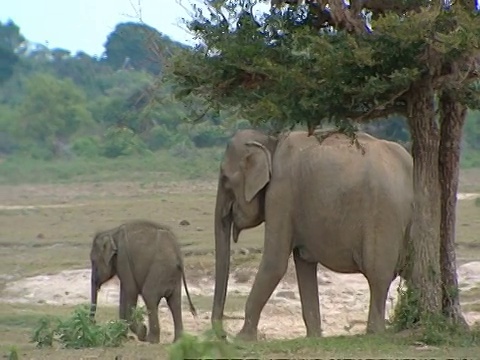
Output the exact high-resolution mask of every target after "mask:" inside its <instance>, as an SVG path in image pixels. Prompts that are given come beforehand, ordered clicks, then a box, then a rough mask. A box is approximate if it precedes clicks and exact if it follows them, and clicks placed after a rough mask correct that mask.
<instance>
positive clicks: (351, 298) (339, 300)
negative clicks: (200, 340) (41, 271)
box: [0, 261, 480, 342]
mask: <svg viewBox="0 0 480 360" xmlns="http://www.w3.org/2000/svg"><path fill="white" fill-rule="evenodd" d="M238 271H246V269H243V270H241V269H237V272H238ZM289 272H290V271H289ZM318 275H319V277H318V278H319V281H318V282H319V292H320V302H321V312H322V321H323V324H322V327H323V331H324V335H326V336H329V335H344V334H356V333H361V332H364V331H365V326H366V320H367V313H368V300H369V291H368V285H367V282H366V280H365V278H364V277H363V276H362V275H346V274H337V273H334V272H332V271H329V270H327V269H325V268H323V267H321V268H320V269H319V273H318ZM458 275H459V282H460V286H461V288H462V290H463V291H468V290H469V289H473V288H476V287H480V262H479V261H475V262H469V263H466V264H463V265H462V266H460V267H459V268H458ZM187 278H188V274H187ZM235 278H236V276H235V274H233V276H232V277H231V279H230V283H229V297H243V298H244V297H245V296H247V295H248V292H249V291H250V288H251V283H252V280H253V276H250V279H249V280H248V281H242V282H241V283H239V282H237V281H236V280H235ZM289 279H290V281H288V280H289ZM291 280H292V277H291V276H286V277H285V279H284V280H283V281H282V282H281V283H280V284H279V286H278V287H277V289H276V290H275V292H274V294H273V295H272V297H271V298H270V301H269V302H268V304H267V306H266V307H265V310H264V312H263V314H262V318H261V321H260V325H259V330H260V334H261V336H262V334H266V336H267V338H268V339H282V338H294V337H300V336H304V334H305V329H304V324H303V320H302V315H301V308H300V299H299V295H298V288H297V285H296V283H295V282H293V281H291ZM89 282H90V270H89V269H85V270H68V271H62V272H60V273H58V274H55V275H41V276H34V277H29V278H25V279H22V280H19V281H14V282H10V283H7V285H6V287H5V289H4V290H3V292H2V293H3V294H2V298H1V299H0V301H2V302H8V303H24V304H49V305H57V306H64V305H76V304H81V303H88V302H89V291H90V290H89V289H90V283H89ZM398 285H399V279H396V280H395V281H394V283H393V284H392V286H391V287H390V293H389V300H388V302H387V314H391V311H392V309H393V305H394V304H395V301H396V298H397V287H398ZM189 289H190V293H191V294H192V295H196V296H202V297H208V298H209V299H210V300H209V306H210V303H211V297H212V295H213V279H212V278H208V277H204V278H200V279H198V280H197V281H195V282H193V281H190V282H189ZM118 296H119V288H118V280H117V279H113V280H112V281H110V282H109V283H107V284H105V285H104V287H103V288H102V290H101V291H100V293H99V298H98V303H99V306H117V305H118ZM184 299H185V298H184ZM185 300H186V299H185ZM185 300H184V301H185ZM227 301H228V300H227ZM139 304H140V305H143V302H142V301H141V300H140V302H139ZM465 304H466V303H465V302H464V303H463V305H465ZM470 304H471V303H470ZM184 309H185V310H184V321H185V328H186V330H187V331H189V332H195V333H199V332H201V331H203V330H206V329H208V328H209V327H210V322H209V318H210V312H209V310H207V309H197V310H199V317H198V319H197V320H195V319H194V318H193V317H192V316H191V315H190V314H189V313H188V310H187V307H186V306H185V308H184ZM159 314H160V319H161V324H162V342H169V341H171V338H172V331H173V324H172V320H171V316H170V313H169V312H168V309H167V307H166V305H165V303H164V301H162V303H161V306H160V310H159ZM227 315H229V316H234V317H240V316H243V311H237V312H235V313H229V314H227ZM387 316H388V315H387ZM465 316H466V318H467V321H468V322H469V323H470V324H472V323H474V322H475V321H476V320H477V319H480V313H476V312H467V313H466V314H465ZM241 325H242V320H239V319H237V320H226V328H227V329H228V330H229V331H230V332H232V333H236V332H237V331H238V330H239V329H240V327H241ZM285 329H288V331H286V330H285Z"/></svg>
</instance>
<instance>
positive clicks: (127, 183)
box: [0, 151, 480, 359]
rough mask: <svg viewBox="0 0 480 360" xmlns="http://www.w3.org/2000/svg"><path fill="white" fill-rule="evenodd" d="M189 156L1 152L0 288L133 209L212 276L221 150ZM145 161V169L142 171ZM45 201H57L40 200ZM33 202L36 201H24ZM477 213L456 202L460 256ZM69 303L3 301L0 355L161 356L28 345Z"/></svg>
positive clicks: (378, 349) (49, 265) (242, 256)
mask: <svg viewBox="0 0 480 360" xmlns="http://www.w3.org/2000/svg"><path fill="white" fill-rule="evenodd" d="M215 156H216V158H215ZM194 158H197V159H198V158H201V159H203V160H201V161H199V162H196V161H195V160H185V162H180V161H179V162H178V163H176V165H177V166H178V168H177V169H176V170H172V167H174V163H175V162H173V161H172V160H171V158H169V157H168V156H165V157H164V158H162V156H158V157H157V156H155V157H153V158H149V159H146V160H145V159H144V160H142V161H143V162H140V163H138V161H137V160H136V159H123V160H115V161H113V162H111V163H110V162H108V161H107V160H105V162H98V161H93V160H92V161H91V162H88V161H86V160H85V161H84V160H82V162H80V163H79V162H77V161H72V162H70V163H68V162H62V163H57V164H51V163H38V162H30V163H25V164H22V165H20V164H19V163H13V162H11V161H10V160H9V161H7V162H5V161H4V162H3V163H1V164H0V205H1V206H2V207H0V256H1V261H0V295H1V293H2V289H3V288H4V287H5V285H6V284H7V282H10V281H13V280H16V279H21V278H24V277H27V276H32V275H41V274H54V273H57V272H59V271H61V270H66V269H83V268H88V267H89V265H90V263H89V258H88V254H89V250H90V244H91V236H92V234H93V233H94V232H95V231H96V230H99V229H104V228H108V227H113V226H116V225H118V224H119V223H120V222H122V221H124V220H127V219H131V218H148V219H152V220H157V221H161V222H164V223H166V224H168V225H170V226H171V227H172V228H173V229H174V230H175V232H176V233H177V235H178V236H179V239H180V241H181V244H182V249H183V252H184V253H185V255H186V258H185V262H186V269H187V270H186V272H187V278H188V280H189V282H192V283H194V282H195V281H197V279H200V278H202V277H205V276H211V275H212V273H213V266H214V259H213V226H212V225H213V224H212V222H213V210H214V200H215V190H216V182H215V171H216V168H217V167H218V159H219V153H218V152H216V151H212V152H211V153H210V154H207V153H202V154H197V155H192V159H194ZM212 159H213V160H212ZM110 161H111V160H110ZM189 161H191V163H195V164H196V165H195V168H194V169H193V170H192V168H189V166H190V165H189V164H190V163H189ZM202 161H203V163H202ZM192 166H193V165H192ZM147 168H148V169H150V170H149V171H145V170H146V169H147ZM166 169H168V171H167V170H166ZM62 174H63V175H62ZM65 174H66V175H65ZM478 190H480V170H477V169H469V170H465V171H462V175H461V191H463V192H476V191H478ZM52 204H54V205H59V206H63V207H46V206H48V205H52ZM34 205H35V206H36V207H30V208H28V207H26V206H34ZM38 205H43V206H44V207H41V206H38ZM9 206H10V207H9ZM13 206H19V207H18V208H13ZM479 215H480V206H479V202H478V201H476V200H475V199H470V200H464V201H461V202H459V206H458V221H457V254H458V258H459V263H463V262H466V261H470V260H480V239H479V238H478V234H479V233H480V216H479ZM182 220H187V221H188V223H189V225H180V223H181V222H182ZM262 235H263V226H261V227H259V228H257V229H253V230H249V231H246V232H244V233H242V235H241V238H240V240H239V243H238V244H233V245H232V248H233V251H234V255H233V265H232V267H233V268H236V267H238V266H240V265H241V266H243V267H246V268H253V269H255V267H256V266H257V264H258V261H259V254H258V253H257V251H254V250H259V249H261V246H262ZM242 249H243V251H240V250H242ZM245 249H246V250H245ZM477 295H478V297H479V298H480V289H479V288H473V289H470V290H468V291H465V292H464V293H462V300H472V299H475V298H476V297H477ZM193 300H194V302H195V304H196V306H197V308H199V309H200V310H202V311H205V312H207V311H210V307H211V298H209V297H204V296H195V297H194V299H193ZM244 303H245V297H244V296H235V295H232V296H230V295H229V300H228V303H227V310H228V311H230V310H232V311H234V310H235V311H243V306H244ZM72 310H73V307H72V306H68V305H65V306H60V307H54V306H51V305H41V304H37V305H33V304H2V306H1V307H0V354H1V355H7V354H8V353H9V352H10V351H11V348H12V347H14V348H15V349H16V351H18V354H19V356H20V359H23V358H25V359H27V358H29V359H31V358H35V359H80V358H83V359H86V358H88V359H95V358H105V359H113V358H115V356H117V355H122V356H123V359H157V358H166V357H167V351H168V345H166V344H159V345H147V344H143V343H139V342H137V341H134V340H132V341H129V342H127V343H126V344H125V345H124V346H123V347H121V348H115V349H88V350H59V349H57V348H52V349H35V347H34V345H33V344H31V343H29V342H28V341H29V337H30V335H31V333H32V329H33V328H34V327H35V326H36V324H37V322H38V320H39V319H40V318H41V317H42V316H44V315H60V316H66V315H67V314H69V313H71V311H72ZM468 310H469V311H480V305H477V304H474V305H469V308H468ZM184 314H185V313H184ZM116 316H117V309H116V308H114V307H105V308H102V309H100V310H99V319H100V320H107V319H112V318H116ZM188 316H189V314H188V315H187V314H185V315H184V317H188ZM204 321H205V322H208V320H204ZM187 331H188V329H187ZM234 350H235V351H236V354H237V356H242V357H243V356H250V357H252V356H259V357H265V358H267V357H269V358H271V357H283V358H285V357H297V358H302V357H303V358H304V357H347V356H348V357H362V358H365V357H380V356H381V357H386V356H388V357H413V356H415V357H438V356H442V357H453V356H455V357H474V356H477V355H476V354H477V353H478V351H479V350H480V347H479V346H472V344H471V343H470V342H467V341H466V342H465V343H463V342H462V341H461V340H460V341H456V342H455V343H452V344H450V345H449V346H440V347H435V346H433V347H425V346H421V345H419V344H417V343H415V342H414V340H412V337H410V336H398V335H397V336H393V335H391V334H387V335H384V336H360V335H356V336H334V337H325V338H323V339H320V340H307V339H303V338H300V339H291V340H283V341H280V340H275V341H260V342H259V343H256V344H239V345H236V346H235V347H234Z"/></svg>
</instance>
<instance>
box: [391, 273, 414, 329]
mask: <svg viewBox="0 0 480 360" xmlns="http://www.w3.org/2000/svg"><path fill="white" fill-rule="evenodd" d="M397 292H398V303H397V305H396V307H395V310H394V313H393V319H392V320H391V324H392V325H393V329H394V330H395V331H402V330H405V329H411V328H412V327H414V326H415V324H416V323H417V322H418V320H419V315H420V314H419V313H418V295H417V294H416V293H415V292H414V291H413V290H412V289H410V288H408V287H404V286H403V283H402V282H400V284H399V285H398V288H397Z"/></svg>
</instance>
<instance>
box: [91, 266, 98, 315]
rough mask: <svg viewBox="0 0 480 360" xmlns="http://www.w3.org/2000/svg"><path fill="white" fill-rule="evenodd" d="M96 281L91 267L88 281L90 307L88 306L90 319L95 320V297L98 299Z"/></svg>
mask: <svg viewBox="0 0 480 360" xmlns="http://www.w3.org/2000/svg"><path fill="white" fill-rule="evenodd" d="M98 288H99V285H98V281H97V276H96V270H95V267H94V266H92V275H91V281H90V294H91V305H90V319H92V320H93V319H94V318H95V312H96V310H97V297H98Z"/></svg>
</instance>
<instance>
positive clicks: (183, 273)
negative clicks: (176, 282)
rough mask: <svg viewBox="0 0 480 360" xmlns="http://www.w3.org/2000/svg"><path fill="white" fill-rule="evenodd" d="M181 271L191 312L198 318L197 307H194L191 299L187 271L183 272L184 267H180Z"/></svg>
mask: <svg viewBox="0 0 480 360" xmlns="http://www.w3.org/2000/svg"><path fill="white" fill-rule="evenodd" d="M180 271H181V272H182V280H183V286H184V287H185V293H186V294H187V299H188V304H189V307H190V312H191V313H192V315H193V316H194V317H197V310H195V306H193V303H192V299H191V298H190V293H189V292H188V286H187V280H186V279H185V271H184V270H183V267H182V266H180Z"/></svg>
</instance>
